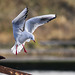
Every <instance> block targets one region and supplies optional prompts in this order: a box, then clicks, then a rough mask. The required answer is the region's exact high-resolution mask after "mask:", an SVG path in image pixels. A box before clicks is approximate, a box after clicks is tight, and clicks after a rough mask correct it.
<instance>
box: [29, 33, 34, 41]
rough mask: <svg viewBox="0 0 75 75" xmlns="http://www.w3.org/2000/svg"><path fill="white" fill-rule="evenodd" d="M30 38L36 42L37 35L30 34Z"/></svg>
mask: <svg viewBox="0 0 75 75" xmlns="http://www.w3.org/2000/svg"><path fill="white" fill-rule="evenodd" d="M29 39H30V40H33V41H34V42H35V37H34V35H33V34H31V35H30V36H29Z"/></svg>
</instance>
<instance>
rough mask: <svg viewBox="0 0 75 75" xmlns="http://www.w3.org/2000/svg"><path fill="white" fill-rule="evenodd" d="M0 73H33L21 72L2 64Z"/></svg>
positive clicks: (17, 74)
mask: <svg viewBox="0 0 75 75" xmlns="http://www.w3.org/2000/svg"><path fill="white" fill-rule="evenodd" d="M0 73H4V74H8V75H31V74H28V73H24V72H21V71H19V70H15V69H12V68H8V67H4V66H1V65H0Z"/></svg>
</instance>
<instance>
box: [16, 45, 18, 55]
mask: <svg viewBox="0 0 75 75" xmlns="http://www.w3.org/2000/svg"><path fill="white" fill-rule="evenodd" d="M17 47H18V45H16V55H17Z"/></svg>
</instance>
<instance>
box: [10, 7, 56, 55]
mask: <svg viewBox="0 0 75 75" xmlns="http://www.w3.org/2000/svg"><path fill="white" fill-rule="evenodd" d="M27 14H28V8H25V9H24V10H23V11H22V12H21V13H20V14H19V15H18V16H17V17H16V18H15V19H14V20H12V24H13V34H14V38H15V44H14V46H13V47H12V48H11V51H12V52H13V53H14V54H16V55H17V53H19V52H20V51H21V50H22V48H23V49H24V51H25V52H26V53H27V51H26V49H25V47H24V45H25V42H29V41H30V40H33V41H34V42H35V37H34V35H33V32H34V31H35V29H36V28H37V27H39V26H42V25H43V24H45V23H48V22H49V21H51V20H53V19H55V18H56V15H55V14H49V15H42V16H37V17H33V18H30V19H28V20H27V21H25V19H26V17H27Z"/></svg>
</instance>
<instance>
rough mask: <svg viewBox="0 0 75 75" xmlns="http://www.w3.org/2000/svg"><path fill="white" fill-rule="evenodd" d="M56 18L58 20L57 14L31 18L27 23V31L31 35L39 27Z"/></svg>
mask: <svg viewBox="0 0 75 75" xmlns="http://www.w3.org/2000/svg"><path fill="white" fill-rule="evenodd" d="M55 18H56V15H55V14H49V15H42V16H37V17H33V18H30V19H29V20H27V21H26V23H25V30H26V31H28V32H30V33H33V32H34V31H35V29H36V28H37V27H39V26H41V25H43V24H45V23H47V22H49V21H51V20H53V19H55Z"/></svg>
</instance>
